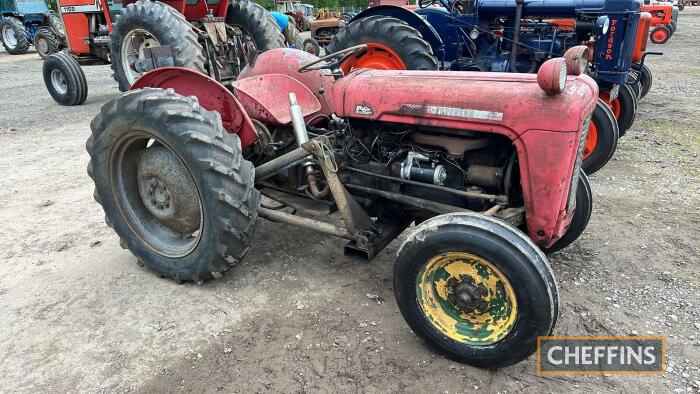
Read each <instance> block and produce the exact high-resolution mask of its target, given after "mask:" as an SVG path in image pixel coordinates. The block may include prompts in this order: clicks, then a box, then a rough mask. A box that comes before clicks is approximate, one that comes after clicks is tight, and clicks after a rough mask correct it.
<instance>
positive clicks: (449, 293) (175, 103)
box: [87, 45, 598, 367]
mask: <svg viewBox="0 0 700 394" xmlns="http://www.w3.org/2000/svg"><path fill="white" fill-rule="evenodd" d="M365 50H367V46H366V45H359V46H355V47H351V48H347V49H344V50H342V51H339V52H336V53H332V54H329V55H327V56H325V57H323V58H318V57H316V56H313V55H311V54H309V53H307V52H304V51H300V50H297V49H273V50H270V51H267V52H265V53H262V54H260V55H259V56H258V57H257V59H256V61H255V62H254V63H250V64H249V65H248V66H247V67H246V68H245V69H244V70H243V71H242V72H241V73H240V75H239V78H238V79H237V80H236V81H235V82H233V83H232V84H230V86H224V85H222V84H220V83H219V82H217V81H216V80H215V79H213V78H211V77H208V76H206V75H204V74H202V73H199V72H197V71H193V70H191V69H184V68H178V67H169V68H161V69H157V70H153V71H151V72H149V73H146V74H145V75H143V76H142V77H141V78H140V79H139V80H137V81H136V82H135V83H134V85H133V86H132V90H131V91H130V92H128V93H126V94H124V95H123V96H122V97H119V98H117V99H114V100H112V101H109V102H108V103H107V104H105V105H104V106H103V107H102V109H101V111H100V114H98V115H97V117H95V119H94V120H93V122H92V124H91V128H92V135H91V137H90V138H89V139H88V141H87V150H88V153H89V155H90V164H89V165H88V174H89V175H90V177H91V178H92V179H93V180H94V183H95V194H94V195H95V199H96V200H97V202H98V203H100V204H101V205H102V207H103V209H104V211H105V213H106V222H107V224H108V225H109V226H110V227H112V228H113V229H114V230H115V232H116V233H117V234H118V236H119V238H120V240H121V245H122V247H124V248H127V249H129V250H130V251H131V252H132V253H133V254H134V255H135V256H136V258H137V261H138V262H139V263H140V264H142V265H145V266H147V267H149V268H150V269H152V270H153V271H155V272H157V273H159V274H160V275H163V276H166V277H170V278H173V279H174V280H176V281H193V282H201V281H206V280H210V279H214V278H220V277H221V276H222V275H223V273H224V271H226V270H227V269H229V268H230V267H231V265H232V264H234V263H236V262H238V261H240V260H241V259H243V258H244V257H245V255H246V253H247V252H248V251H249V250H250V248H251V246H252V245H253V243H254V240H255V236H256V234H257V232H258V228H259V222H260V218H264V219H267V220H269V221H272V222H277V223H283V224H287V225H290V226H297V227H302V228H305V229H310V230H315V231H318V232H321V233H324V234H328V235H332V236H336V237H339V238H343V239H346V240H348V244H347V245H346V247H345V250H346V252H347V253H351V254H353V255H358V254H360V255H363V256H364V257H365V258H368V259H371V258H373V257H374V256H375V255H377V254H378V253H379V252H380V251H381V250H382V249H383V248H384V247H385V246H386V245H387V244H388V243H389V242H391V241H392V240H393V239H394V238H395V237H397V236H398V234H400V233H401V232H403V231H404V230H405V229H407V228H408V227H409V225H410V224H411V223H416V226H415V227H414V228H410V229H409V232H408V235H407V237H406V238H405V239H404V241H403V242H402V244H401V247H400V248H399V251H398V254H397V256H396V262H395V267H394V285H393V288H394V292H395V296H396V301H397V303H398V306H399V309H400V310H401V313H402V314H403V316H404V318H405V319H406V321H407V323H408V324H409V325H410V327H411V328H412V330H413V331H414V332H415V333H416V334H418V335H419V336H420V337H422V338H424V339H425V340H426V341H427V342H428V343H430V344H432V345H434V346H436V347H437V348H438V349H440V350H441V351H442V352H443V353H444V354H445V355H447V356H449V357H451V358H453V359H455V360H459V361H461V362H465V363H468V364H472V365H475V366H479V367H501V366H506V365H510V364H514V363H517V362H519V361H520V360H523V359H524V358H526V357H528V356H529V355H531V354H532V353H533V352H534V351H535V349H536V348H537V337H538V336H541V335H549V334H550V333H551V332H552V330H553V328H554V324H555V322H556V319H557V315H558V307H559V301H558V293H557V291H558V290H557V286H556V282H555V279H554V274H553V272H552V269H551V268H550V266H549V263H548V262H547V258H546V257H545V253H551V252H554V251H556V250H559V249H561V248H564V247H566V246H567V245H569V244H571V243H572V242H573V241H574V240H575V239H576V238H577V237H578V236H579V235H580V234H581V233H582V232H583V230H584V228H585V227H586V224H587V223H588V219H589V217H590V214H591V207H592V201H591V189H590V186H589V184H588V180H587V178H586V175H585V173H583V171H581V158H582V155H583V148H584V145H585V141H586V133H587V132H588V125H589V123H590V121H591V114H592V112H593V110H594V108H595V107H596V102H597V97H598V87H597V85H596V83H595V82H594V81H593V80H592V79H591V78H590V77H588V76H586V75H580V73H581V72H582V69H581V67H580V61H579V60H578V59H574V58H572V57H567V58H566V59H571V60H564V58H557V59H551V60H549V61H547V62H546V64H544V65H543V66H542V67H541V68H540V70H539V72H538V73H537V74H536V75H535V74H515V73H481V72H438V71H392V70H388V71H383V70H371V69H361V70H354V71H351V72H349V73H347V74H345V73H344V72H343V71H342V70H341V68H340V65H341V64H342V63H343V62H344V61H345V60H346V59H347V58H349V57H351V56H353V55H356V54H357V53H358V52H359V51H365ZM261 195H262V196H265V197H266V198H265V200H262V199H261ZM311 211H313V212H315V215H310V214H308V213H309V212H311ZM335 211H337V213H338V216H339V218H340V219H341V220H342V225H341V224H339V220H338V221H335V222H334V221H332V220H320V219H319V215H321V216H320V217H324V216H326V215H328V214H330V213H332V212H335ZM282 231H289V230H286V229H285V230H282ZM258 236H262V235H258ZM309 257H310V258H311V257H313V256H309Z"/></svg>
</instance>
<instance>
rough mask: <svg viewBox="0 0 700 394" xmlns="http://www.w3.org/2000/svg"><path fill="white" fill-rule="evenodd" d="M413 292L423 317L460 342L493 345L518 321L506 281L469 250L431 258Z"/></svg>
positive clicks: (492, 267) (510, 291) (501, 274)
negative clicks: (468, 251)
mask: <svg viewBox="0 0 700 394" xmlns="http://www.w3.org/2000/svg"><path fill="white" fill-rule="evenodd" d="M416 295H417V301H418V305H419V306H420V309H421V310H422V312H423V314H424V315H425V317H426V318H427V320H428V321H429V322H430V323H431V324H432V325H433V326H434V327H435V328H436V329H437V330H438V331H440V333H441V334H443V335H445V336H447V337H448V338H450V339H452V340H454V341H457V342H459V343H463V344H469V345H489V344H493V343H496V342H498V341H500V340H502V339H503V338H505V337H506V336H507V335H508V334H509V333H510V331H511V330H512V328H513V326H514V325H515V322H516V320H517V314H518V305H517V299H516V297H515V291H514V290H513V288H512V287H511V285H510V282H509V281H508V279H506V277H505V275H504V274H503V273H502V272H501V271H500V270H499V269H498V268H496V267H495V266H494V265H493V264H491V263H490V262H488V261H487V260H485V259H483V258H481V257H478V256H475V255H473V254H471V253H466V252H447V253H442V254H439V255H437V256H435V257H433V258H432V259H430V260H429V261H428V262H427V264H426V265H425V266H423V268H422V269H421V270H420V272H419V273H418V277H417V282H416Z"/></svg>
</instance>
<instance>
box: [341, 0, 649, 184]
mask: <svg viewBox="0 0 700 394" xmlns="http://www.w3.org/2000/svg"><path fill="white" fill-rule="evenodd" d="M561 17H570V18H574V19H571V20H567V21H566V23H562V20H561V19H553V18H561ZM639 19H640V12H639V3H638V2H637V1H636V0H625V1H610V0H566V1H549V0H542V1H531V0H509V1H505V0H471V1H453V0H449V1H448V0H440V1H432V0H426V1H420V2H419V4H418V8H417V9H415V10H410V9H406V8H405V7H397V6H391V5H385V6H378V7H372V8H369V9H367V10H365V11H363V12H362V13H360V14H359V15H357V16H356V17H355V18H354V19H353V21H352V22H351V23H350V24H349V25H348V26H347V27H346V28H344V29H343V30H342V31H341V32H340V33H339V34H337V35H336V36H335V38H334V39H333V41H332V42H331V43H330V44H329V46H328V50H329V51H338V50H340V49H342V48H347V47H350V46H354V45H357V44H360V43H365V44H367V45H368V48H369V49H368V51H367V52H365V53H359V54H358V55H357V57H356V58H353V59H350V60H349V61H348V62H347V64H345V65H344V66H343V67H344V68H345V69H346V70H348V69H351V68H355V67H357V68H359V67H373V68H379V69H415V70H435V69H442V70H452V71H457V70H466V71H498V72H535V71H537V70H538V68H539V67H540V65H542V64H543V63H544V62H545V61H546V60H547V59H550V58H552V57H559V56H562V55H563V54H564V52H565V51H566V50H567V49H569V48H571V47H573V46H576V45H580V44H585V45H587V46H588V52H587V53H586V54H583V55H585V56H587V57H588V58H587V59H586V58H585V56H584V58H581V61H588V62H589V63H590V67H589V71H588V73H589V74H590V75H591V76H593V77H594V78H595V80H596V81H597V82H598V84H599V86H600V89H601V92H600V98H601V102H600V103H599V105H598V107H597V109H596V111H595V113H594V116H593V120H592V122H591V130H590V132H589V134H588V139H589V140H588V142H587V144H586V147H585V154H584V164H583V167H584V170H585V171H586V172H587V173H588V174H592V173H594V172H595V171H597V170H599V169H600V168H602V167H603V166H604V165H605V164H606V163H607V162H608V160H609V159H610V158H611V157H612V155H613V153H614V152H615V149H616V147H617V140H618V136H619V135H622V134H624V133H625V132H626V131H627V129H628V128H629V127H630V126H631V125H632V122H633V121H634V117H635V112H636V108H637V102H636V94H635V88H636V86H637V83H638V82H639V80H638V78H637V79H635V78H634V75H636V74H634V73H633V72H632V71H633V67H632V66H633V65H632V54H633V51H634V48H635V46H636V38H637V36H636V32H637V27H638V24H639ZM641 64H642V65H643V59H642V63H641ZM637 90H638V89H637Z"/></svg>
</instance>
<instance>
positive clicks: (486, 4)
mask: <svg viewBox="0 0 700 394" xmlns="http://www.w3.org/2000/svg"><path fill="white" fill-rule="evenodd" d="M515 8H516V3H515V0H478V1H476V4H475V13H476V14H477V15H478V16H479V18H483V19H492V18H498V17H506V16H512V15H514V14H515ZM638 9H639V3H638V2H637V1H636V0H525V4H524V5H523V17H566V16H569V17H573V16H576V15H577V14H608V13H616V12H625V11H630V10H638Z"/></svg>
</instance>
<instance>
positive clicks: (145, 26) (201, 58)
mask: <svg viewBox="0 0 700 394" xmlns="http://www.w3.org/2000/svg"><path fill="white" fill-rule="evenodd" d="M123 5H124V6H125V7H124V8H123V9H122V10H121V12H120V13H119V16H118V17H117V18H116V21H115V20H113V19H112V17H113V16H114V14H115V12H114V11H115V9H117V8H121V7H120V4H119V3H116V4H112V10H111V11H112V12H111V13H110V8H109V4H108V3H107V1H106V0H59V6H60V9H61V16H62V18H63V21H64V24H65V29H66V36H67V41H68V49H69V50H68V52H69V53H57V54H54V55H51V56H49V57H47V58H46V60H45V62H44V67H43V75H44V81H45V83H46V87H47V89H48V90H49V93H50V94H51V96H52V97H53V98H54V99H55V100H56V101H57V102H58V103H59V104H62V105H79V104H82V103H83V102H84V101H85V99H86V97H87V93H88V88H87V82H86V80H85V75H84V73H83V72H82V70H81V69H80V65H81V64H84V65H87V64H109V63H111V64H112V70H113V71H114V78H115V79H116V81H117V82H118V83H119V89H120V90H122V91H126V90H128V89H129V88H130V87H131V85H132V84H133V83H134V82H135V81H136V79H138V77H139V76H140V75H142V74H143V73H145V72H146V71H149V70H152V69H154V68H158V67H165V66H177V67H185V68H189V69H192V70H196V71H198V72H202V73H204V74H207V75H209V76H211V77H212V78H214V79H215V80H217V81H220V82H221V83H224V84H230V83H231V82H232V81H234V80H235V79H236V77H237V76H238V74H239V73H240V72H241V70H242V69H243V68H244V67H245V65H246V64H248V63H249V62H250V61H252V60H253V59H254V57H255V56H256V55H257V53H258V52H261V51H266V50H269V49H272V48H280V47H284V46H285V43H284V37H283V36H282V33H281V31H280V29H279V28H278V27H277V24H276V22H275V20H274V18H272V16H271V15H270V14H269V12H267V11H266V10H265V9H264V8H262V7H261V6H259V5H257V4H255V3H253V2H251V1H248V0H232V1H229V0H219V1H216V0H214V1H212V0H209V1H207V0H198V1H190V0H163V1H153V0H139V1H135V0H126V1H125V2H124V3H123Z"/></svg>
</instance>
